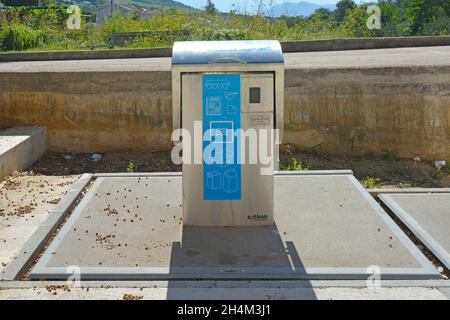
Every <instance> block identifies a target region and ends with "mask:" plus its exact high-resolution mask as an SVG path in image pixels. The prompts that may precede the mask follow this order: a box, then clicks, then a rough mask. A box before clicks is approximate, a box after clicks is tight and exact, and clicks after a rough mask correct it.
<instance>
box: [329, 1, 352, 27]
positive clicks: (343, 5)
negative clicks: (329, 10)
mask: <svg viewBox="0 0 450 320" xmlns="http://www.w3.org/2000/svg"><path fill="white" fill-rule="evenodd" d="M355 7H356V4H355V3H354V2H353V1H352V0H341V1H339V2H338V3H337V4H336V10H335V11H334V12H335V19H336V22H337V23H338V24H340V23H341V22H342V20H344V17H345V13H346V12H347V10H351V9H354V8H355Z"/></svg>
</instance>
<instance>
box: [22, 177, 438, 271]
mask: <svg viewBox="0 0 450 320" xmlns="http://www.w3.org/2000/svg"><path fill="white" fill-rule="evenodd" d="M181 179H182V178H181V176H180V175H179V174H153V175H152V174H146V175H145V174H143V175H136V174H134V175H114V174H109V175H96V180H95V182H94V183H93V185H92V187H91V189H90V190H89V192H88V193H87V194H86V195H85V197H84V198H83V199H82V201H81V202H80V203H79V205H78V206H77V208H76V209H75V211H74V212H73V214H72V215H71V217H70V218H69V219H68V220H67V222H66V224H65V225H64V226H63V227H62V228H61V230H60V232H59V233H58V234H57V236H56V237H55V239H54V241H53V242H52V243H51V244H50V246H49V247H48V248H47V250H46V251H45V253H44V254H43V256H42V257H41V259H40V260H39V261H38V263H37V264H36V266H35V267H34V268H33V269H32V271H31V273H30V277H31V278H32V279H66V278H67V277H68V276H70V275H71V274H72V273H73V271H74V270H75V269H77V268H80V269H79V271H80V272H81V278H82V280H88V279H96V280H100V279H103V280H104V279H169V280H170V279H367V278H368V277H369V276H371V275H372V274H373V272H374V266H376V268H379V271H380V277H381V278H382V279H432V278H440V274H439V273H438V272H437V271H436V270H435V268H434V267H433V266H432V264H431V263H430V262H429V261H428V260H427V259H426V258H425V256H424V255H423V254H422V253H421V252H420V251H419V250H418V249H417V248H416V247H415V246H414V244H413V243H412V242H411V241H410V240H409V238H408V237H407V236H406V235H405V234H404V233H403V232H402V231H401V230H400V229H399V228H398V226H397V225H395V223H394V222H393V221H392V220H391V219H390V218H389V216H388V215H387V214H386V213H385V212H384V211H383V209H382V208H381V207H380V206H379V205H378V204H377V203H376V201H375V200H374V199H373V198H372V197H371V196H370V195H369V194H368V193H367V191H366V190H365V189H364V188H363V187H362V186H361V185H360V184H359V182H358V181H357V180H356V179H355V178H354V177H353V175H352V174H351V173H349V172H313V171H312V172H296V173H279V174H277V175H276V178H275V193H276V194H275V222H276V224H275V225H274V226H273V227H261V228H223V229H222V228H195V227H185V228H183V227H182V221H181V182H182V181H181ZM74 266H76V268H74ZM376 268H375V270H376Z"/></svg>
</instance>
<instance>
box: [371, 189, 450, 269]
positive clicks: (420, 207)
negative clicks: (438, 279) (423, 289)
mask: <svg viewBox="0 0 450 320" xmlns="http://www.w3.org/2000/svg"><path fill="white" fill-rule="evenodd" d="M379 198H380V199H381V200H382V201H383V202H384V203H385V204H386V205H387V206H388V207H389V208H390V209H391V210H392V211H393V212H394V214H395V215H396V216H397V217H399V218H400V220H402V222H403V223H404V224H405V225H406V226H407V227H408V228H409V229H410V230H411V231H412V232H413V233H414V235H416V236H417V237H418V238H419V239H420V240H421V241H422V242H423V243H424V244H425V246H426V247H427V248H428V249H430V251H431V252H432V253H433V254H434V255H436V257H437V258H438V259H439V260H440V261H441V262H442V263H443V264H444V265H445V266H446V267H447V268H448V269H450V232H449V230H450V192H449V193H426V194H425V193H424V194H381V195H379Z"/></svg>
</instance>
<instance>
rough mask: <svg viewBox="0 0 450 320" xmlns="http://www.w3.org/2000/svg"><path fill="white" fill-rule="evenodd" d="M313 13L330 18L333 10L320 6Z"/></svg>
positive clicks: (326, 18) (324, 18)
mask: <svg viewBox="0 0 450 320" xmlns="http://www.w3.org/2000/svg"><path fill="white" fill-rule="evenodd" d="M313 14H317V15H319V16H320V17H321V18H322V19H323V20H328V19H330V17H331V16H332V15H333V12H331V10H328V9H327V8H319V9H316V11H314V13H313Z"/></svg>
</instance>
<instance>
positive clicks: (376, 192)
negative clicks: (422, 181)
mask: <svg viewBox="0 0 450 320" xmlns="http://www.w3.org/2000/svg"><path fill="white" fill-rule="evenodd" d="M367 191H368V192H369V193H370V194H371V195H372V196H373V197H377V196H378V195H381V194H388V193H390V194H412V193H422V194H423V193H450V188H408V189H398V188H396V189H393V188H386V189H380V188H374V189H367Z"/></svg>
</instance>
